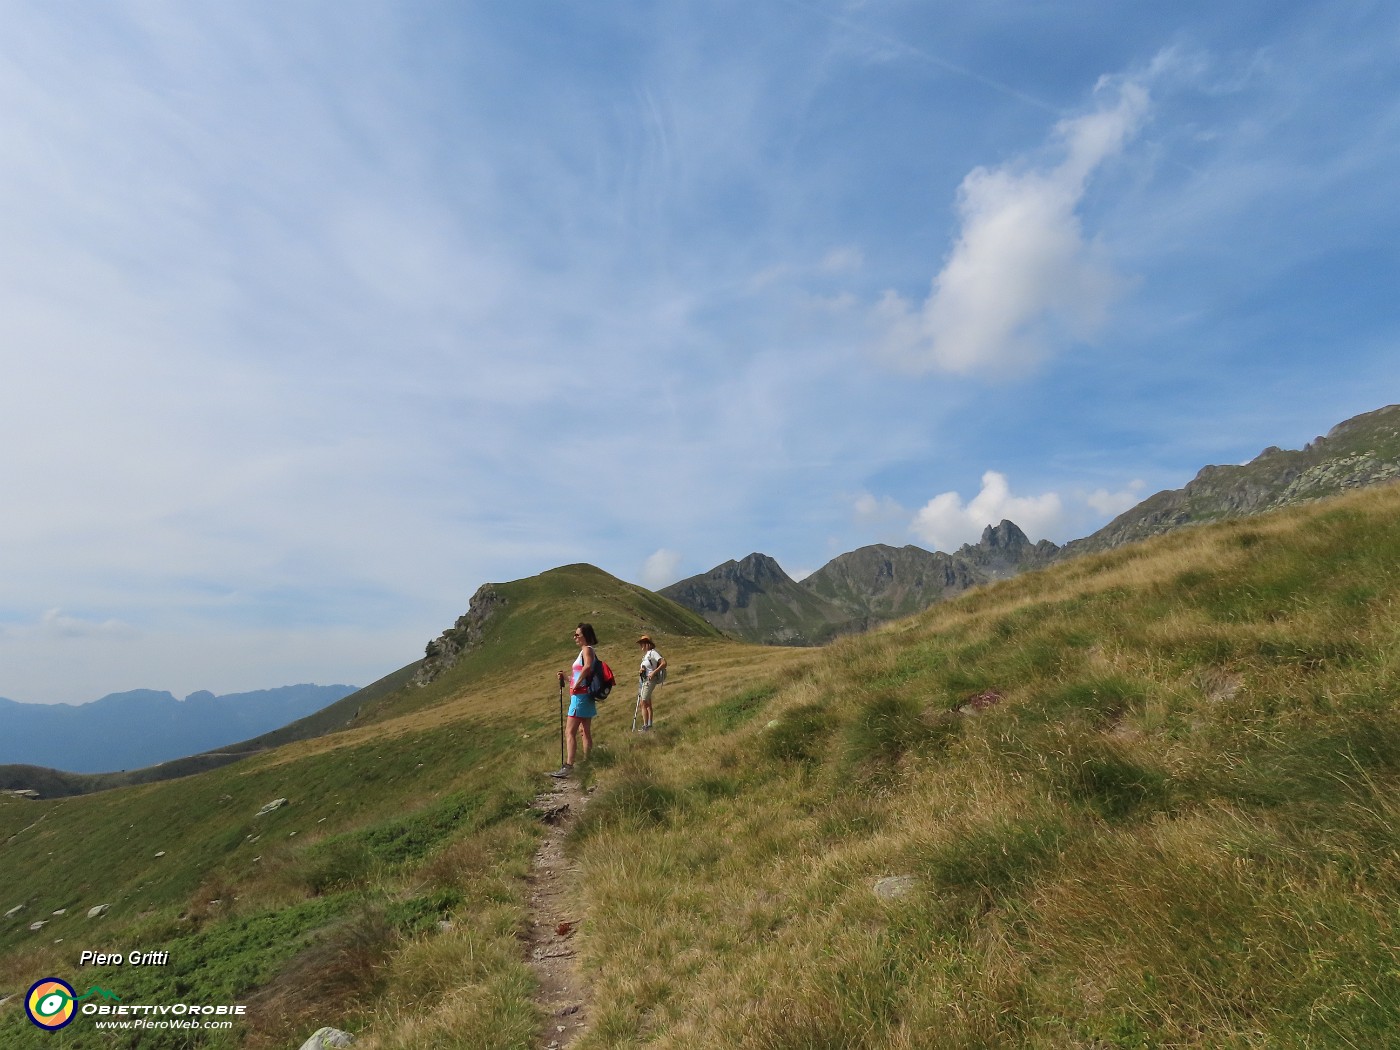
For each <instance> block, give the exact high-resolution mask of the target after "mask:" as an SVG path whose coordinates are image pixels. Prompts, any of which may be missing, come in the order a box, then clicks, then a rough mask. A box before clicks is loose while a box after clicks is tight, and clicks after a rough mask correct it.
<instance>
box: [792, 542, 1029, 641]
mask: <svg viewBox="0 0 1400 1050" xmlns="http://www.w3.org/2000/svg"><path fill="white" fill-rule="evenodd" d="M1003 524H1008V525H1009V524H1010V522H1005V523H1003ZM1012 528H1015V526H1014V525H1013V526H1012ZM1017 531H1018V532H1019V530H1017ZM984 580H985V577H984V576H983V575H982V574H981V573H979V572H978V571H977V569H976V568H975V567H974V566H973V565H972V564H971V563H970V562H969V561H968V560H967V559H965V558H959V557H955V556H953V555H951V554H944V553H942V552H934V551H926V550H924V549H923V548H922V547H916V546H914V545H913V544H909V545H906V546H904V547H890V546H887V545H886V544H883V543H876V544H872V545H871V546H868V547H861V548H860V549H859V550H854V551H851V552H850V553H849V554H842V555H840V556H839V557H836V558H833V559H832V560H831V561H829V562H827V563H826V564H825V565H823V566H822V567H821V568H820V569H818V570H817V571H816V572H814V573H812V575H810V576H808V577H807V578H806V579H805V580H803V581H802V584H801V586H803V587H805V588H806V589H807V590H809V591H811V592H812V593H813V594H815V595H817V596H818V597H820V598H824V599H825V600H826V601H828V602H831V603H832V604H834V605H837V606H839V607H840V608H841V609H843V610H844V611H845V613H846V617H847V620H848V621H850V622H860V623H861V624H863V625H864V624H867V623H870V622H876V621H879V620H888V619H893V618H895V617H899V616H908V615H910V614H911V613H916V612H919V611H920V610H922V609H926V608H928V607H929V606H930V605H932V604H933V603H934V602H939V601H942V600H943V599H944V598H948V597H951V596H953V595H955V594H961V593H962V592H963V591H965V590H967V589H968V588H969V587H975V586H976V585H977V584H979V583H982V582H984Z"/></svg>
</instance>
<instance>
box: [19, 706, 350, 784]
mask: <svg viewBox="0 0 1400 1050" xmlns="http://www.w3.org/2000/svg"><path fill="white" fill-rule="evenodd" d="M355 691H356V687H355V686H351V685H311V684H305V685H288V686H282V687H280V688H277V689H260V690H256V691H254V692H249V693H230V694H228V695H226V696H215V695H214V694H213V693H211V692H209V691H207V690H200V691H199V692H195V693H191V694H190V695H189V696H187V697H185V699H184V700H177V699H175V697H174V696H173V695H172V694H171V693H168V692H159V691H156V690H153V689H133V690H129V691H127V692H123V693H111V694H109V695H107V696H104V697H103V698H102V699H100V700H94V701H92V702H91V703H86V704H25V703H19V702H17V701H14V700H5V699H0V765H6V764H14V765H29V766H42V767H48V768H52V769H59V770H65V771H67V772H70V773H103V772H111V771H114V770H118V769H139V768H142V767H145V766H151V765H155V764H157V763H160V762H166V761H169V760H170V759H175V758H182V757H184V756H187V755H193V754H197V753H199V752H203V751H209V750H212V749H214V748H218V747H221V746H224V745H226V744H232V743H234V742H235V741H240V740H244V739H247V738H249V737H255V736H258V735H260V734H263V733H267V732H270V731H272V730H275V729H278V728H281V727H282V726H285V725H286V724H287V723H289V722H294V721H296V720H297V719H300V718H304V717H306V716H307V715H310V714H312V713H313V712H315V711H319V710H321V709H322V708H324V707H326V706H328V705H330V704H333V703H335V702H336V701H338V700H340V699H342V698H344V697H346V696H349V695H350V694H351V693H354V692H355Z"/></svg>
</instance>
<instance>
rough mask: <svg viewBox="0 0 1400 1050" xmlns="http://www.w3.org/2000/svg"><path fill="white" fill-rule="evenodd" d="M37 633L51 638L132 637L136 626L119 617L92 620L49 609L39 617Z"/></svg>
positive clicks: (60, 610)
mask: <svg viewBox="0 0 1400 1050" xmlns="http://www.w3.org/2000/svg"><path fill="white" fill-rule="evenodd" d="M34 630H35V633H37V634H39V635H42V636H46V637H50V638H131V637H133V636H134V635H135V634H136V630H135V628H133V627H132V626H131V625H130V624H128V623H123V622H122V621H121V620H117V619H106V620H92V619H84V618H83V617H81V616H70V615H68V614H67V613H65V612H64V611H63V610H62V609H49V610H47V611H46V612H45V613H44V614H43V616H41V617H40V618H39V623H38V625H37V626H36V627H35V628H34Z"/></svg>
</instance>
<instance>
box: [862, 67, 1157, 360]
mask: <svg viewBox="0 0 1400 1050" xmlns="http://www.w3.org/2000/svg"><path fill="white" fill-rule="evenodd" d="M1098 90H1099V91H1100V92H1101V93H1103V94H1111V96H1112V97H1111V100H1110V101H1109V103H1108V104H1106V105H1104V106H1102V107H1101V108H1099V109H1097V110H1095V111H1094V112H1092V113H1088V114H1085V115H1083V116H1080V117H1076V118H1074V119H1071V120H1063V121H1061V122H1060V123H1058V124H1057V125H1056V126H1055V129H1054V135H1053V138H1054V139H1055V140H1056V142H1057V144H1058V145H1059V147H1060V149H1061V151H1062V153H1063V159H1062V161H1061V162H1060V163H1059V165H1058V166H1057V167H1053V168H1049V169H1034V168H1031V169H1029V170H1027V169H1025V168H1024V167H1023V165H1021V164H1019V163H1017V164H1009V165H1006V166H1003V167H1001V168H997V169H988V168H981V167H979V168H975V169H974V170H973V171H972V172H970V173H969V174H968V175H967V177H966V178H965V179H964V180H963V183H962V186H961V188H960V189H959V192H958V212H959V216H960V218H961V220H962V231H961V233H960V235H959V236H958V240H957V243H956V244H955V245H954V247H953V250H952V252H951V253H950V254H949V256H948V258H947V261H946V263H945V264H944V267H943V269H942V271H941V272H940V273H939V274H938V275H937V276H936V277H934V279H933V285H932V288H931V290H930V294H929V297H928V299H927V300H925V302H924V303H923V305H922V306H918V307H916V306H914V305H913V304H911V303H909V302H908V301H907V300H905V299H904V298H903V297H902V296H900V295H899V294H898V293H896V292H894V291H887V292H886V293H885V294H884V297H883V298H882V299H881V300H880V302H879V303H878V304H877V305H876V307H875V309H874V312H873V322H874V324H875V326H876V328H877V331H878V333H879V339H880V348H879V349H880V352H881V355H882V356H883V357H884V358H885V359H886V360H888V361H890V362H892V363H893V364H895V365H896V366H898V367H901V368H904V369H907V370H910V371H914V372H927V371H932V370H935V369H941V370H943V371H947V372H954V373H959V374H969V373H973V372H994V371H996V370H998V369H1005V368H1012V367H1017V366H1025V365H1028V364H1031V363H1034V362H1035V361H1036V360H1038V359H1039V358H1041V357H1042V356H1043V355H1044V354H1045V353H1046V352H1047V350H1048V349H1049V348H1050V346H1051V344H1052V343H1053V342H1054V341H1055V340H1056V339H1057V338H1062V337H1065V336H1068V337H1069V338H1072V339H1080V340H1082V339H1087V338H1089V337H1091V336H1092V335H1093V334H1094V332H1095V331H1096V330H1097V329H1098V327H1099V326H1100V325H1101V323H1102V322H1103V319H1104V317H1105V315H1106V312H1107V309H1108V307H1109V305H1110V304H1111V302H1112V301H1113V299H1114V298H1115V297H1116V295H1117V294H1118V292H1119V291H1120V289H1121V288H1122V286H1123V284H1124V281H1123V279H1122V278H1120V277H1118V276H1117V275H1115V274H1114V273H1113V272H1112V270H1111V269H1110V268H1109V266H1108V265H1107V263H1106V261H1105V260H1104V259H1103V258H1102V252H1101V250H1100V249H1099V247H1098V246H1097V245H1096V244H1095V243H1094V242H1092V241H1091V240H1086V239H1085V236H1084V232H1083V230H1082V227H1081V222H1080V217H1079V215H1078V208H1079V205H1080V202H1081V201H1082V199H1083V197H1084V192H1085V189H1086V187H1087V184H1088V180H1089V178H1090V176H1091V175H1092V174H1093V173H1094V171H1095V169H1097V168H1098V167H1099V166H1100V165H1101V164H1103V163H1104V162H1105V161H1106V160H1108V159H1109V158H1111V157H1113V156H1114V155H1116V154H1118V153H1119V152H1121V151H1122V149H1123V147H1124V145H1125V143H1126V142H1127V141H1128V139H1129V138H1130V137H1131V136H1132V135H1133V134H1134V133H1135V132H1136V130H1137V129H1138V127H1139V126H1140V125H1141V124H1142V122H1143V120H1144V119H1145V117H1146V115H1147V111H1148V103H1149V99H1148V93H1147V90H1146V89H1145V88H1144V87H1143V86H1142V85H1141V84H1138V83H1135V82H1130V81H1118V82H1111V81H1108V80H1104V81H1101V82H1100V84H1099V86H1098Z"/></svg>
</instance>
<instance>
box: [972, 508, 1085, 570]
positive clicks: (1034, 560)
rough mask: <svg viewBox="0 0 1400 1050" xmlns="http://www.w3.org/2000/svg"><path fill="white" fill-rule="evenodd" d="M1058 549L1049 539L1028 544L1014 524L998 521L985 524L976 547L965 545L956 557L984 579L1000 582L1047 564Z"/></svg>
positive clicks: (1027, 540) (1024, 535)
mask: <svg viewBox="0 0 1400 1050" xmlns="http://www.w3.org/2000/svg"><path fill="white" fill-rule="evenodd" d="M1059 553H1060V548H1059V547H1058V546H1056V545H1055V544H1053V543H1051V542H1050V541H1049V540H1040V541H1039V542H1038V543H1031V541H1030V538H1029V537H1028V536H1027V535H1026V534H1025V533H1024V532H1022V531H1021V529H1020V528H1019V527H1018V526H1017V525H1016V523H1015V522H1012V521H1007V520H1006V519H1004V518H1003V519H1002V522H1001V524H1000V525H988V526H987V527H986V528H985V529H983V530H982V538H981V540H979V541H978V542H977V544H976V545H973V544H971V543H965V544H963V545H962V547H961V548H959V550H958V557H960V558H961V559H962V560H963V561H965V562H967V563H968V564H969V565H972V566H975V567H976V569H977V570H978V571H979V572H980V573H981V574H982V576H983V577H984V578H985V579H988V580H1003V579H1006V578H1008V577H1011V576H1015V575H1016V574H1017V573H1018V572H1025V571H1026V570H1027V569H1039V568H1042V567H1043V566H1046V565H1049V564H1050V563H1051V562H1052V561H1054V560H1055V558H1056V557H1057V556H1058V555H1059Z"/></svg>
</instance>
